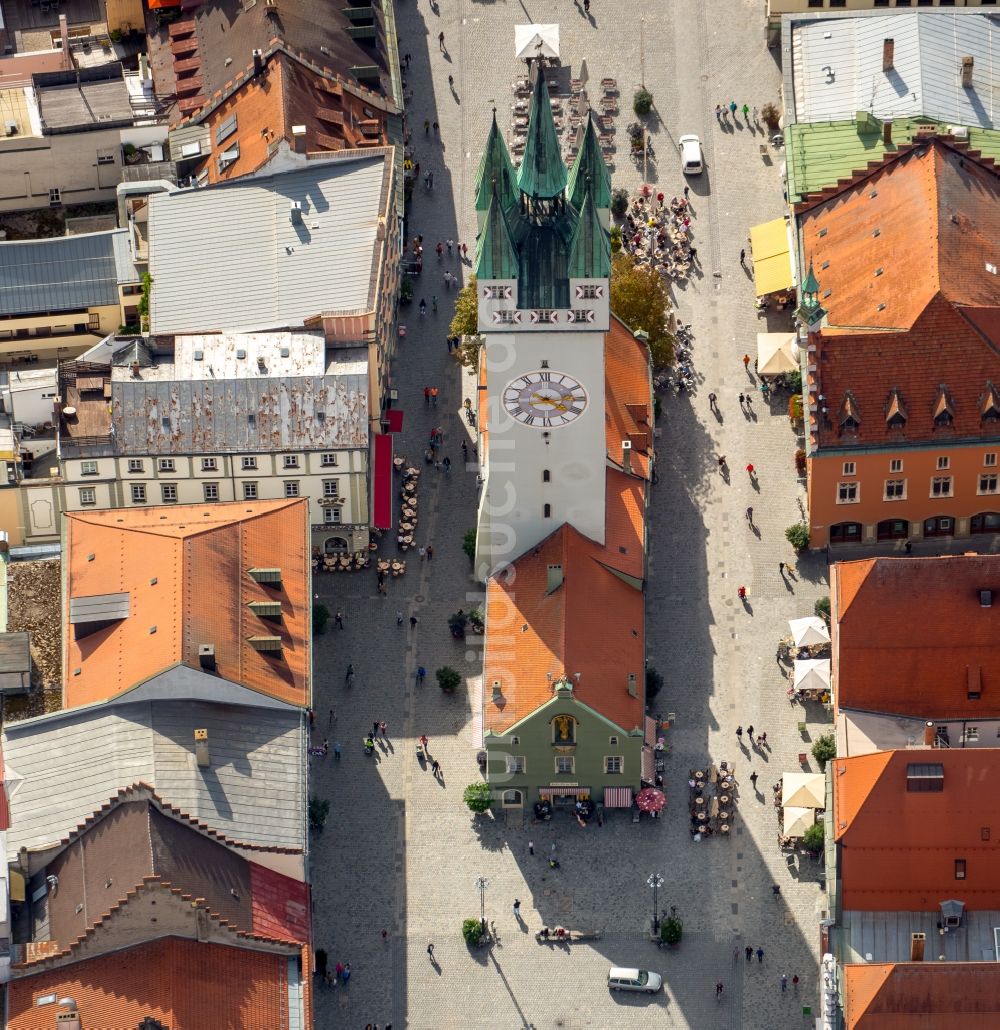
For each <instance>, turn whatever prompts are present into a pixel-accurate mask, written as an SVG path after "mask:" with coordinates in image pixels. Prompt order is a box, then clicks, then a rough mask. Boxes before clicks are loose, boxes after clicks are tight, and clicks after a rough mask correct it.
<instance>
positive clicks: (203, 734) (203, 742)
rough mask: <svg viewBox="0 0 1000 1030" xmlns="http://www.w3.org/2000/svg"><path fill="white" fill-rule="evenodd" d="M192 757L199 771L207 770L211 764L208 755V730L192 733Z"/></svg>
mask: <svg viewBox="0 0 1000 1030" xmlns="http://www.w3.org/2000/svg"><path fill="white" fill-rule="evenodd" d="M194 757H195V761H196V762H197V763H198V768H199V769H207V768H208V767H209V766H210V765H211V764H212V762H211V760H210V758H209V755H208V730H195V731H194Z"/></svg>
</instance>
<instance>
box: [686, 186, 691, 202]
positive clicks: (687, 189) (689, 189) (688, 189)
mask: <svg viewBox="0 0 1000 1030" xmlns="http://www.w3.org/2000/svg"><path fill="white" fill-rule="evenodd" d="M690 192H691V187H690V186H685V187H684V199H685V200H687V198H688V194H689V193H690Z"/></svg>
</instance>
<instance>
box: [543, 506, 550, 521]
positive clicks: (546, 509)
mask: <svg viewBox="0 0 1000 1030" xmlns="http://www.w3.org/2000/svg"><path fill="white" fill-rule="evenodd" d="M542 518H546V519H550V518H552V505H551V504H546V505H544V506H543V507H542Z"/></svg>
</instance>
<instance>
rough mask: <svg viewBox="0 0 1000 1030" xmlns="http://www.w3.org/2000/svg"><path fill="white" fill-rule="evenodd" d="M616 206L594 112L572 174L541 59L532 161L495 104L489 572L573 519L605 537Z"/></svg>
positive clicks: (485, 407) (487, 235)
mask: <svg viewBox="0 0 1000 1030" xmlns="http://www.w3.org/2000/svg"><path fill="white" fill-rule="evenodd" d="M610 207H611V182H610V176H609V175H608V170H607V166H606V165H605V164H604V159H603V156H602V154H601V149H600V145H599V143H598V139H597V133H596V132H595V130H594V126H593V121H592V120H591V119H590V118H589V117H588V120H587V126H586V129H585V131H584V133H583V140H582V144H581V146H580V150H579V152H578V154H577V156H576V158H575V160H574V162H573V165H572V167H571V168H570V170H569V172H568V174H567V169H566V165H565V164H564V162H563V158H562V154H561V152H560V148H559V140H558V137H557V135H556V127H555V122H554V121H553V117H552V109H551V106H550V104H549V92H548V88H547V86H546V81H545V73H544V69H543V67H542V65H541V64H536V66H535V80H534V88H533V93H532V101H531V113H530V118H529V124H528V137H527V141H526V144H525V149H524V158H523V160H522V161H521V165H520V168H519V169H518V170H517V171H516V172H515V171H514V167H513V165H512V164H511V160H510V156H509V154H508V152H507V148H506V146H505V144H504V141H503V138H502V136H501V135H500V131H499V129H498V127H497V123H496V115H495V113H494V117H493V124H492V126H491V128H490V134H489V138H488V140H487V143H486V150H485V153H484V154H483V159H482V162H481V164H480V168H479V175H478V178H477V182H476V214H477V218H478V220H479V229H480V232H479V237H478V241H477V246H476V263H475V271H476V278H477V289H478V292H479V296H478V302H479V331H480V333H481V334H482V337H483V349H482V352H481V354H480V381H479V398H480V404H479V417H480V428H481V429H485V431H486V432H485V434H484V435H483V436H482V437H481V440H480V455H479V457H480V462H481V464H482V467H483V474H484V485H483V491H482V495H481V497H480V504H479V517H478V535H477V543H476V572H477V575H478V577H479V578H483V579H485V578H486V577H487V576H488V575H489V574H490V573H491V572H492V571H493V570H494V569H496V568H499V567H501V566H502V565H503V564H504V563H506V562H512V561H514V560H515V559H516V558H519V557H520V556H521V555H522V554H524V553H525V551H527V550H529V549H530V548H532V547H534V546H535V545H536V544H538V543H539V542H540V541H541V540H543V539H544V538H545V537H547V536H548V535H549V534H550V533H552V532H553V531H554V530H556V529H558V528H559V526H561V525H562V524H563V523H569V524H570V525H572V526H574V527H575V528H576V529H578V530H579V531H580V532H581V533H583V534H584V535H585V536H587V537H590V538H591V539H592V540H594V541H596V542H598V543H601V544H603V543H604V533H605V476H606V466H607V457H608V454H607V443H606V429H605V381H604V377H605V367H604V346H605V344H604V336H605V333H606V332H607V331H608V329H609V318H610V309H609V300H610V298H609V293H610V286H609V281H610V275H611V247H610V241H609V238H608V232H607V228H606V226H607V225H608V222H609V214H610ZM484 402H485V403H484Z"/></svg>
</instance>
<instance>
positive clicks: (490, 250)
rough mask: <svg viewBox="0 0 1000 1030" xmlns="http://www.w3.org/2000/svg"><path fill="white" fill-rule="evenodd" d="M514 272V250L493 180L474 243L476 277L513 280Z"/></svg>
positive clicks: (515, 264) (515, 261) (498, 193)
mask: <svg viewBox="0 0 1000 1030" xmlns="http://www.w3.org/2000/svg"><path fill="white" fill-rule="evenodd" d="M517 271H518V260H517V250H516V249H515V247H514V242H513V240H512V239H511V236H510V227H509V226H508V225H507V218H506V216H505V215H504V211H503V204H502V203H501V201H500V191H499V185H498V183H497V181H496V180H495V179H494V181H493V184H492V189H491V192H490V202H489V207H488V208H487V209H486V216H485V219H484V221H483V227H482V232H481V233H480V234H479V240H478V242H477V244H476V278H477V279H516V278H517Z"/></svg>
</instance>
